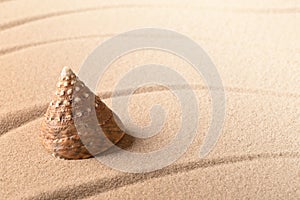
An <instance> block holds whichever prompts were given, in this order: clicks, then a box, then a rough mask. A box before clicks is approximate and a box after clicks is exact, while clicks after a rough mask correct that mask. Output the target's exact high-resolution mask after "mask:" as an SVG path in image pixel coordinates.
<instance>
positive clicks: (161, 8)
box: [0, 0, 300, 199]
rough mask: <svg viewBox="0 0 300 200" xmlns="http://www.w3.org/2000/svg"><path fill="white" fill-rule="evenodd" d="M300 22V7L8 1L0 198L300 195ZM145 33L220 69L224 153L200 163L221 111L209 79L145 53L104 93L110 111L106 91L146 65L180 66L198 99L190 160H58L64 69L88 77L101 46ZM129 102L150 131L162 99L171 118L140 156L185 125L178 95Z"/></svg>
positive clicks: (126, 61)
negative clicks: (143, 165) (191, 46)
mask: <svg viewBox="0 0 300 200" xmlns="http://www.w3.org/2000/svg"><path fill="white" fill-rule="evenodd" d="M299 14H300V1H298V0H265V1H261V0H252V1H250V0H249V1H246V0H243V1H241V0H228V1H222V0H211V1H208V0H207V1H204V0H202V1H188V2H186V3H183V1H179V0H174V1H167V0H163V1H157V2H156V1H133V0H124V1H115V0H111V1H99V0H88V1H83V0H72V1H69V0H44V1H40V0H26V1H25V0H6V1H5V0H0V42H1V43H0V44H1V46H0V70H1V79H0V145H1V149H0V159H1V160H0V161H1V162H0V171H1V176H0V199H26V198H29V199H56V198H70V199H76V198H80V199H201V198H203V199H300V152H299V148H300V123H299V121H300V120H299V119H300V88H299V83H300V70H299V66H300V61H299V60H300V59H299V57H300V40H299V34H300V28H299V27H300V26H299V25H300V24H299V21H300V15H299ZM143 27H156V28H165V29H171V30H174V31H177V32H179V33H182V34H184V35H186V36H188V37H190V38H192V39H193V40H194V41H196V42H197V43H198V44H199V45H200V46H201V47H202V48H203V49H204V50H205V51H206V52H207V54H208V55H209V56H210V58H211V59H212V61H213V62H214V64H215V65H216V67H217V69H218V71H219V73H220V76H221V78H222V81H223V84H224V86H225V92H226V119H225V124H224V128H223V132H222V135H221V136H220V139H219V141H218V143H217V145H216V147H215V149H214V150H213V151H212V152H211V153H210V154H209V156H208V157H207V158H206V159H204V160H200V159H199V158H198V151H199V147H200V145H201V144H202V142H203V139H204V136H205V133H206V132H207V129H208V127H209V120H210V114H211V101H210V96H209V92H208V90H207V87H206V85H205V82H204V81H203V80H202V78H201V77H198V76H195V73H194V72H193V70H192V69H191V67H190V66H189V65H188V64H187V63H185V62H183V61H182V60H181V59H179V58H177V57H175V56H173V55H169V54H166V53H164V52H157V51H151V50H147V51H142V52H135V53H132V54H130V55H127V56H124V57H122V58H120V59H119V60H117V61H116V62H114V63H113V64H112V66H111V68H110V70H109V71H108V72H107V74H106V76H104V77H103V80H102V82H101V83H102V86H101V87H99V93H100V95H102V97H103V99H104V101H105V102H106V103H108V104H110V101H111V99H110V97H109V95H105V94H107V93H109V92H110V91H112V90H113V86H114V84H115V83H116V82H117V81H118V80H119V79H120V78H121V77H122V75H123V74H124V73H126V70H128V69H130V68H132V67H134V66H136V65H141V64H147V63H153V62H155V63H160V64H165V65H168V66H172V67H174V68H175V69H176V70H178V71H179V72H181V74H182V75H183V76H184V77H185V78H186V79H187V80H188V81H189V83H191V84H192V85H193V89H194V90H195V93H196V94H197V98H198V101H199V112H200V117H199V130H198V135H197V138H196V139H195V141H194V142H193V144H192V145H191V147H190V148H189V150H188V151H187V153H186V154H184V156H182V157H181V158H180V159H179V160H178V161H177V162H176V163H174V164H172V165H171V166H169V167H167V168H165V169H162V170H158V171H156V172H153V173H149V174H138V175H137V174H127V173H122V172H119V171H116V170H113V169H110V168H108V167H106V166H104V165H101V164H99V163H98V162H97V161H96V160H95V159H87V160H80V161H66V160H59V159H56V158H54V157H52V156H51V155H50V154H48V153H47V152H46V151H45V150H44V148H43V147H42V145H41V144H40V142H39V141H38V138H37V135H38V132H39V128H40V123H41V120H42V115H43V113H44V112H45V109H46V107H47V104H48V102H49V101H50V100H51V96H52V94H53V92H54V90H55V84H56V81H57V80H58V77H59V73H60V70H61V69H62V67H63V66H65V65H68V66H70V67H72V69H73V70H74V71H75V72H78V69H79V67H80V65H81V64H82V63H83V61H84V60H85V58H86V57H87V56H88V55H89V53H91V52H92V50H93V49H94V48H95V47H97V45H99V44H100V43H101V42H103V41H104V40H106V39H108V38H110V37H112V36H115V35H117V34H119V33H122V32H125V31H129V30H132V29H136V28H143ZM131 100H132V104H131V107H130V112H131V115H132V118H133V119H134V120H135V121H136V123H138V124H140V125H147V124H148V123H149V119H150V118H149V115H148V113H149V107H151V105H152V104H153V103H161V104H162V105H163V106H164V107H165V108H166V109H167V110H168V112H169V115H168V118H167V121H166V123H165V127H164V128H163V129H162V130H161V132H160V133H159V135H158V136H157V137H155V138H153V139H151V140H149V141H141V140H137V141H136V142H135V144H134V145H133V147H132V148H133V149H135V150H137V151H149V150H155V149H157V148H159V147H161V146H163V145H165V144H166V143H167V142H168V141H169V140H170V139H171V138H172V137H173V136H174V133H176V130H177V129H178V127H179V125H180V106H179V105H178V102H176V99H175V98H174V96H173V95H171V94H170V93H169V92H168V91H161V90H159V89H157V90H155V89H154V90H153V89H152V90H151V91H147V90H144V91H143V92H141V93H140V94H138V95H134V96H132V98H131ZM141 102H143V104H141Z"/></svg>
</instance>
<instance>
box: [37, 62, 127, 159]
mask: <svg viewBox="0 0 300 200" xmlns="http://www.w3.org/2000/svg"><path fill="white" fill-rule="evenodd" d="M74 93H75V95H74ZM93 107H94V108H93ZM93 109H95V111H94V110H93ZM92 111H94V112H92ZM73 114H74V115H73ZM95 114H96V117H95ZM95 120H97V122H98V123H97V122H96V123H93V122H95ZM75 121H76V127H77V129H78V130H80V131H82V130H83V132H78V131H77V129H76V127H75ZM95 124H96V126H98V127H95ZM118 125H120V126H122V124H121V122H120V120H119V119H118V117H117V116H116V115H115V114H114V113H113V112H112V111H111V110H110V109H109V108H108V107H107V106H106V105H105V104H104V103H103V102H102V101H101V100H100V98H99V97H98V96H96V95H95V94H93V93H92V92H91V91H90V90H89V88H88V87H86V86H85V85H84V84H83V83H82V81H80V80H79V79H78V77H77V76H76V75H75V74H74V73H73V72H72V70H71V69H70V68H67V67H65V68H64V69H63V71H62V73H61V77H60V80H59V82H58V84H57V88H56V93H55V95H54V97H53V100H52V101H51V102H50V104H49V107H48V109H47V112H46V114H45V117H44V120H43V122H42V127H41V132H40V138H41V139H42V143H43V145H44V146H45V148H46V149H47V150H48V151H49V152H51V153H52V155H54V156H55V157H59V158H65V159H82V158H89V157H91V156H92V155H91V154H93V155H96V154H99V153H101V152H103V151H105V150H107V149H108V148H110V147H111V146H112V145H113V144H116V143H117V142H118V141H119V140H120V139H121V138H122V137H123V136H124V135H125V133H124V132H123V131H122V129H121V128H119V126H118ZM82 127H84V128H82ZM98 128H101V129H102V132H103V133H104V134H102V133H100V132H101V131H99V129H98ZM97 129H98V130H97ZM104 137H106V138H104ZM107 139H109V140H110V141H111V142H109V141H108V140H107ZM83 141H84V142H83ZM83 143H84V144H85V145H86V146H85V145H84V144H83Z"/></svg>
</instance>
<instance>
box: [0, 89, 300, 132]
mask: <svg viewBox="0 0 300 200" xmlns="http://www.w3.org/2000/svg"><path fill="white" fill-rule="evenodd" d="M190 87H192V88H193V89H195V90H208V87H207V86H204V85H174V86H173V88H175V89H176V90H184V89H188V88H190ZM212 89H213V90H215V91H216V90H220V91H221V90H222V88H212ZM224 89H225V92H233V93H241V94H257V95H270V96H275V97H289V98H300V94H293V93H278V92H275V91H268V90H260V89H251V88H238V87H224ZM168 90H169V89H168V88H167V87H164V86H159V85H157V86H148V87H145V88H143V89H142V90H136V92H134V95H137V94H145V93H152V92H161V91H168ZM130 94H131V89H124V90H120V91H118V92H116V93H115V94H114V97H121V96H127V95H130ZM112 95H113V94H112V92H111V91H107V92H101V93H99V96H100V97H101V99H109V98H111V97H112ZM47 106H48V105H35V106H33V107H30V108H26V109H23V110H19V111H14V112H12V113H7V114H5V115H4V116H1V117H0V136H1V135H3V134H5V133H7V132H9V131H10V130H12V129H15V128H18V127H20V126H22V125H23V124H25V123H27V122H31V121H33V120H35V119H37V118H39V117H42V116H43V114H44V113H45V112H46V109H47Z"/></svg>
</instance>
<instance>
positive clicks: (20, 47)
mask: <svg viewBox="0 0 300 200" xmlns="http://www.w3.org/2000/svg"><path fill="white" fill-rule="evenodd" d="M113 35H114V34H102V35H101V34H99V35H85V36H77V37H68V38H60V39H53V40H48V41H41V42H35V43H29V44H23V45H17V46H13V47H9V48H5V49H0V56H1V55H5V54H9V53H13V52H17V51H20V50H23V49H27V48H31V47H36V46H41V45H46V44H53V43H57V42H63V41H72V40H80V39H88V38H101V37H112V36H113Z"/></svg>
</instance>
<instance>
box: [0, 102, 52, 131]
mask: <svg viewBox="0 0 300 200" xmlns="http://www.w3.org/2000/svg"><path fill="white" fill-rule="evenodd" d="M47 106H48V105H38V106H33V107H30V108H26V109H22V110H18V111H14V112H11V113H6V114H4V116H1V117H0V136H1V135H3V134H4V133H7V132H8V131H10V130H12V129H15V128H18V127H20V126H22V125H23V124H25V123H27V122H30V121H33V120H35V119H37V118H38V117H41V116H42V115H43V114H44V113H45V112H46V109H47Z"/></svg>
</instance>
